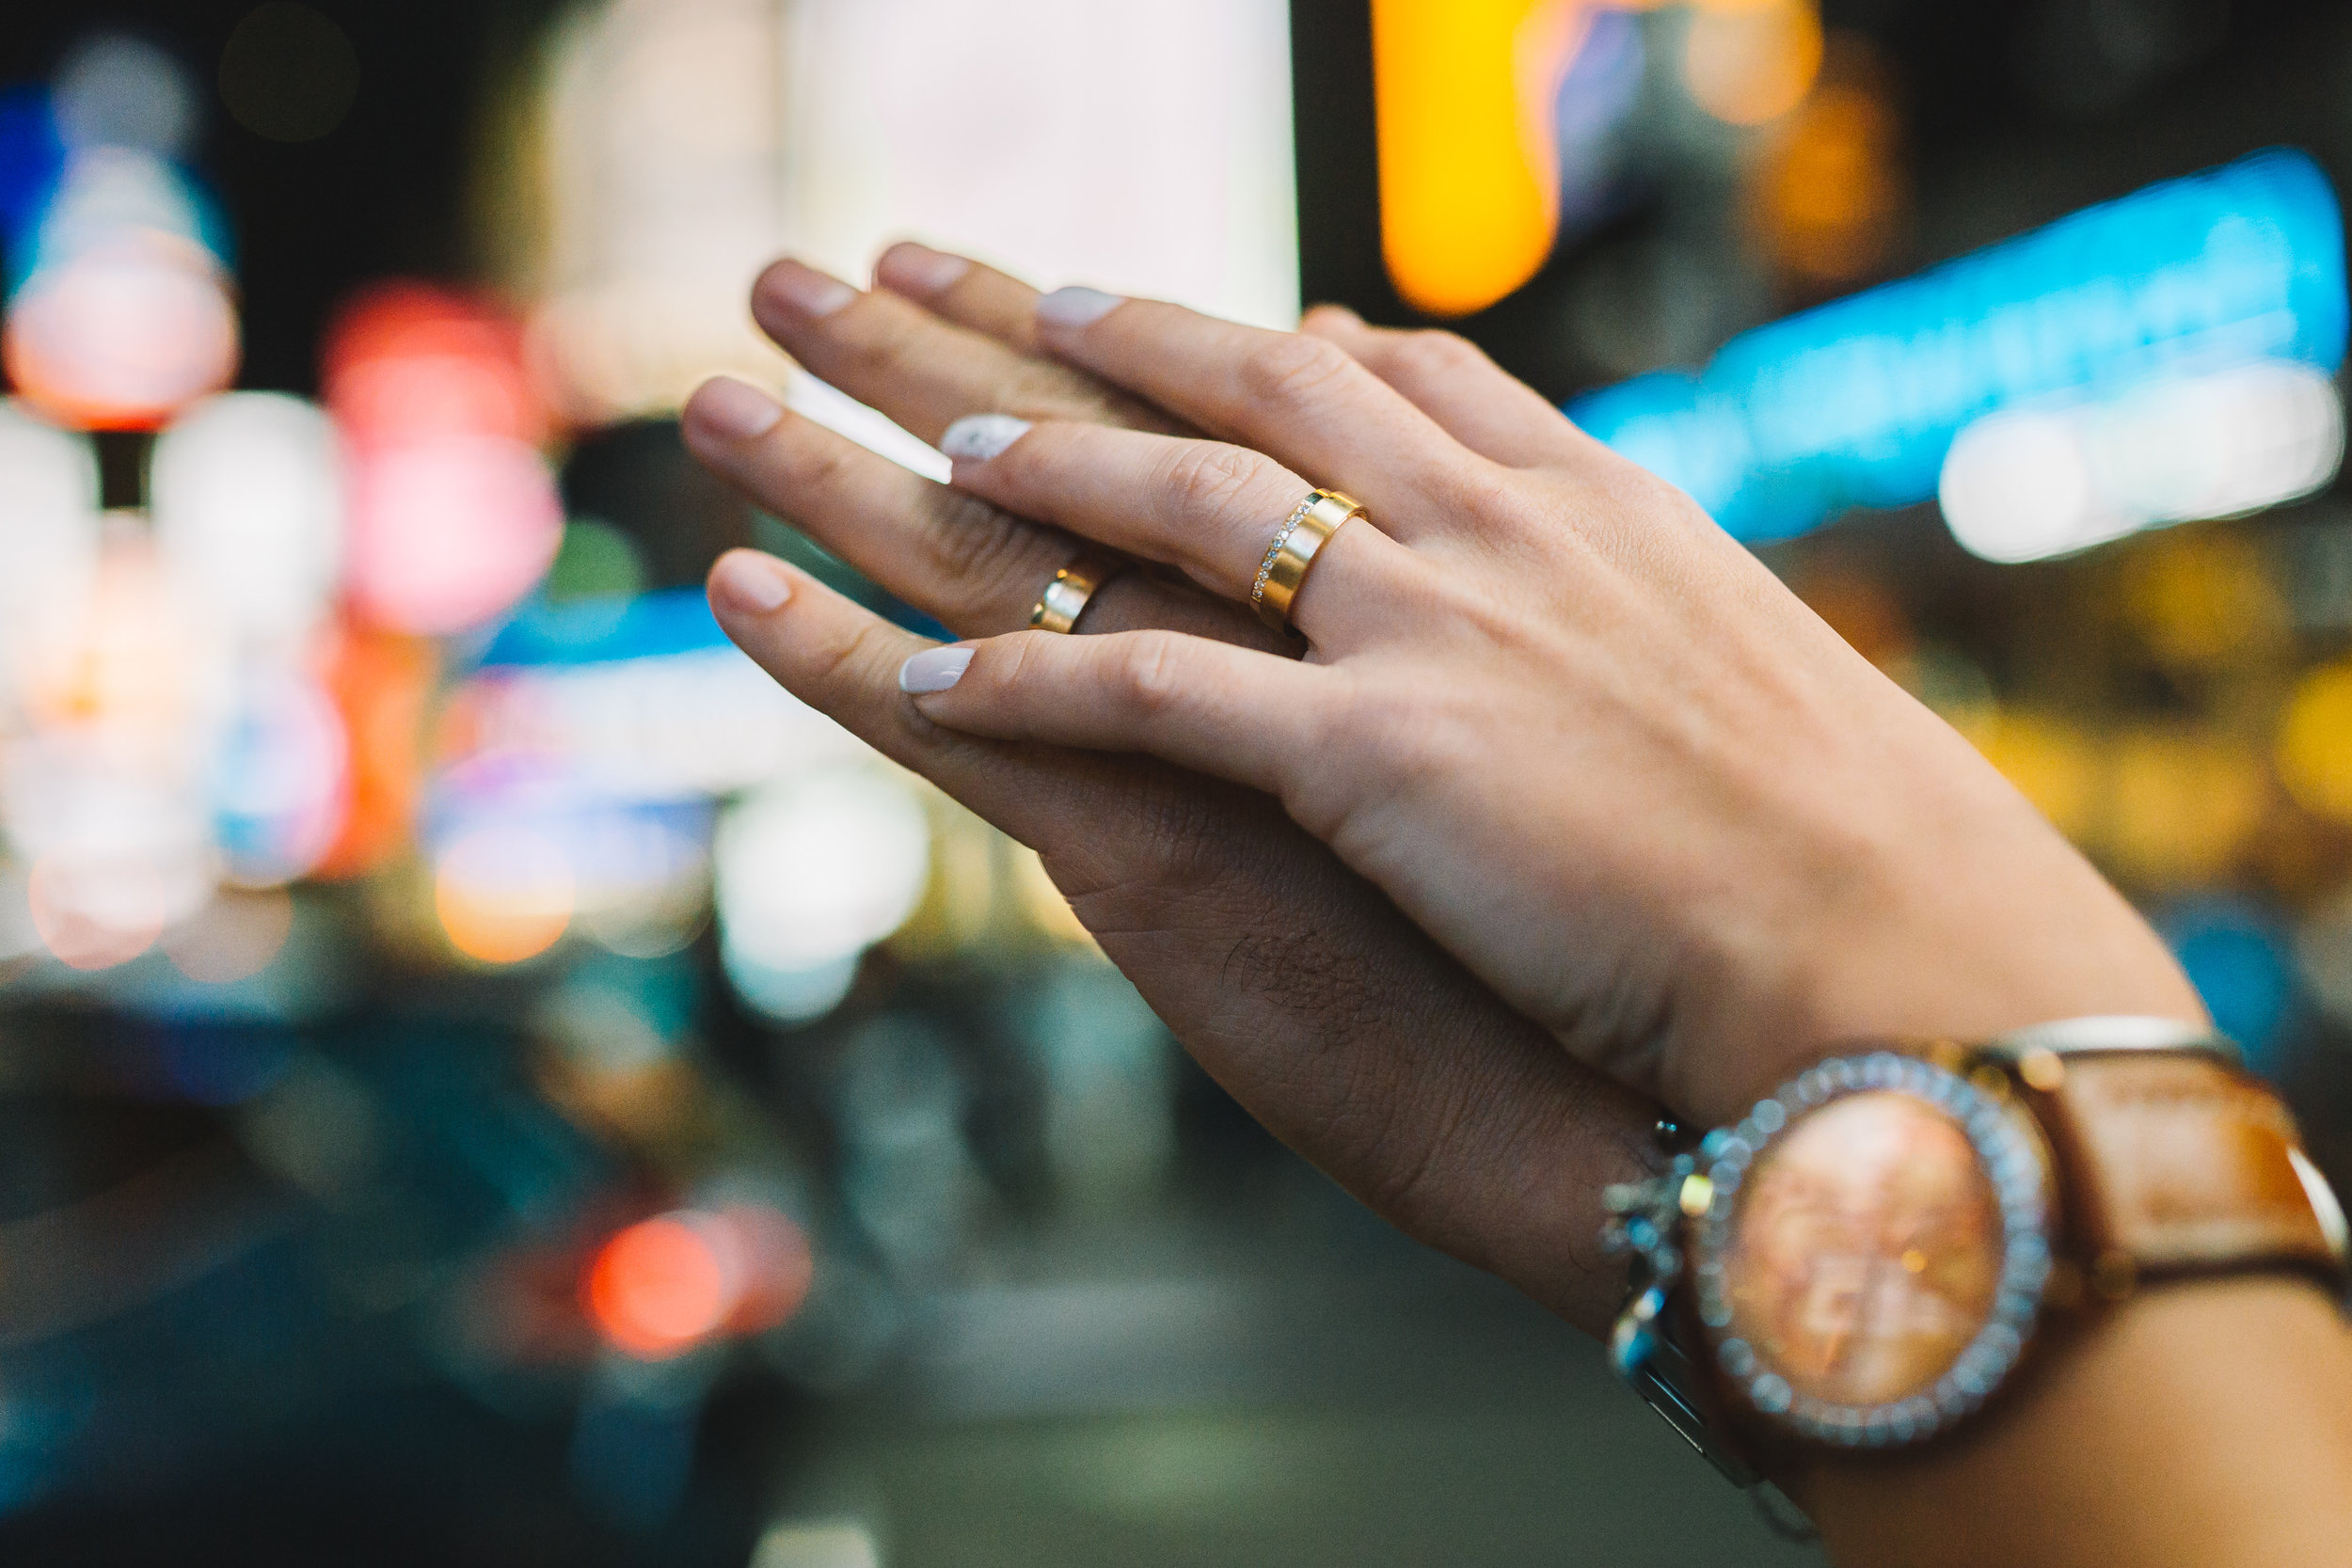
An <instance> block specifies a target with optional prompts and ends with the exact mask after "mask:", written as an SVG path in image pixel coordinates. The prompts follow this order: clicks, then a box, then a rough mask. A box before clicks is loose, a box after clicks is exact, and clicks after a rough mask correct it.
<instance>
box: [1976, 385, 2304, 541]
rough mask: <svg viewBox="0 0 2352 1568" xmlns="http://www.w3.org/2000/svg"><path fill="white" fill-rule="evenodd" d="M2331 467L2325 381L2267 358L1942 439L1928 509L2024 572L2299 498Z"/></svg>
mask: <svg viewBox="0 0 2352 1568" xmlns="http://www.w3.org/2000/svg"><path fill="white" fill-rule="evenodd" d="M2343 458H2344V405H2343V404H2342V403H2341V401H2340V400H2339V399H2338V397H2337V395H2336V389H2335V386H2334V383H2333V380H2332V379H2331V378H2330V377H2329V376H2328V373H2327V372H2324V371H2321V370H2320V369H2318V368H2317V367H2316V366H2312V365H2300V364H2294V363H2289V362H2281V361H2276V360H2271V361H2264V362H2261V363H2258V364H2252V365H2242V366H2237V367H2234V368H2233V369H2230V370H2225V371H2220V372H2214V373H2211V374H2202V375H2167V376H2161V377H2157V378H2153V379H2152V380H2149V381H2146V382H2143V383H2140V384H2138V385H2137V386H2132V387H2129V388H2124V389H2122V391H2120V392H2117V393H2115V394H2113V395H2111V396H2109V397H2107V398H2106V399H2104V400H2102V401H2100V402H2096V403H2091V404H2076V405H2074V406H2073V407H2063V406H2061V407H2057V408H2047V407H2044V408H2035V409H2030V410H2028V409H2019V410H2015V411H2010V412H2003V413H1998V414H1992V415H1988V416H1986V417H1985V418H1983V419H1981V420H1977V421H1976V422H1975V423H1974V424H1971V425H1969V426H1968V427H1967V428H1965V429H1964V430H1963V431H1961V432H1960V434H1959V436H1956V437H1955V438H1954V439H1953V442H1952V446H1951V451H1949V452H1948V453H1947V455H1946V457H1945V459H1944V471H1943V475H1942V477H1941V479H1940V481H1939V482H1938V499H1939V500H1940V502H1941V503H1942V506H1943V510H1944V518H1945V521H1946V522H1947V523H1948V524H1950V525H1951V530H1952V537H1954V538H1955V539H1958V540H1959V541H1960V542H1961V544H1962V545H1963V546H1965V547H1966V548H1967V549H1968V551H1969V553H1971V554H1972V555H1978V556H1981V557H1983V558H1984V559H1985V560H1987V561H1999V562H2017V561H2036V560H2040V559H2042V557H2044V556H2052V555H2062V554H2065V553H2066V552H2068V551H2070V550H2079V549H2085V548H2088V547H2089V546H2092V545H2100V544H2105V543H2106V542H2107V541H2108V540H2110V539H2116V538H2120V537H2122V535H2124V534H2126V533H2130V532H2133V531H2136V530H2138V529H2142V528H2147V527H2150V526H2152V525H2155V524H2161V523H2174V522H2184V521H2187V520H2189V519H2191V518H2201V517H2225V516H2229V515H2233V514H2236V513H2242V512H2251V511H2255V510H2259V509H2260V508H2263V507H2266V506H2275V505H2277V504H2279V503H2280V502H2281V501H2286V500H2292V499H2295V498H2296V497H2298V496H2305V495H2309V494H2310V493H2311V492H2312V491H2313V490H2316V489H2318V488H2319V487H2320V486H2322V485H2324V484H2326V483H2328V481H2329V480H2331V479H2333V478H2334V477H2335V475H2336V470H2337V468H2338V467H2340V466H2341V464H2342V462H2343Z"/></svg>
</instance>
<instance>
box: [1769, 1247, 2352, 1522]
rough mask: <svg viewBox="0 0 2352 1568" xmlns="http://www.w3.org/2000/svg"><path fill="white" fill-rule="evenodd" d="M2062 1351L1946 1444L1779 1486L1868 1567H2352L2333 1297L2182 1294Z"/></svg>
mask: <svg viewBox="0 0 2352 1568" xmlns="http://www.w3.org/2000/svg"><path fill="white" fill-rule="evenodd" d="M2045 1349H2046V1353H2047V1354H2044V1355H2042V1357H2041V1358H2039V1359H2038V1360H2037V1361H2036V1362H2035V1363H2034V1364H2033V1366H2032V1367H2031V1369H2030V1370H2029V1371H2028V1373H2027V1374H2026V1376H2024V1377H2023V1378H2021V1379H2020V1381H2019V1383H2018V1385H2017V1386H2016V1387H2015V1388H2014V1389H2013V1390H2012V1391H2011V1393H2010V1397H2008V1398H2006V1399H2004V1401H2003V1402H2001V1403H2000V1404H1999V1405H1997V1406H1995V1407H1994V1408H1993V1409H1991V1410H1988V1411H1987V1412H1986V1413H1985V1414H1984V1416H1983V1418H1981V1419H1980V1420H1978V1421H1975V1422H1972V1423H1970V1424H1969V1425H1968V1426H1967V1427H1965V1428H1963V1430H1961V1431H1960V1432H1958V1433H1954V1434H1953V1435H1952V1436H1951V1437H1950V1438H1949V1439H1947V1440H1946V1441H1944V1442H1940V1443H1937V1444H1935V1445H1932V1446H1931V1447H1929V1448H1925V1449H1918V1450H1915V1451H1910V1452H1904V1453H1899V1454H1874V1455H1859V1454H1837V1453H1829V1452H1822V1451H1809V1452H1807V1453H1805V1454H1804V1455H1803V1456H1801V1457H1799V1458H1798V1459H1796V1461H1795V1462H1794V1464H1793V1465H1790V1466H1788V1468H1787V1470H1786V1473H1785V1474H1783V1475H1782V1476H1780V1477H1777V1478H1776V1479H1778V1480H1780V1481H1781V1483H1782V1484H1783V1486H1784V1487H1786V1488H1787V1489H1788V1491H1789V1493H1790V1495H1791V1496H1792V1497H1797V1498H1798V1499H1799V1500H1800V1501H1801V1502H1802V1503H1803V1504H1804V1507H1805V1509H1806V1511H1807V1513H1810V1514H1811V1516H1812V1517H1813V1519H1814V1520H1815V1522H1816V1523H1817V1524H1818V1525H1819V1526H1820V1529H1821V1532H1822V1535H1823V1538H1824V1540H1825V1542H1826V1543H1827V1544H1828V1545H1829V1547H1830V1553H1831V1556H1832V1557H1833V1558H1834V1559H1835V1560H1836V1561H1838V1562H1839V1563H1841V1564H1847V1565H1850V1568H1851V1565H1865V1568H1898V1565H1900V1568H1946V1565H1947V1564H1948V1565H1952V1568H1959V1565H1961V1564H1969V1565H1975V1564H1980V1563H1987V1562H2005V1563H2019V1564H2026V1563H2031V1564H2048V1565H2053V1568H2071V1565H2073V1564H2076V1563H2081V1564H2086V1565H2087V1564H2091V1563H2111V1562H2131V1563H2137V1564H2146V1565H2155V1568H2163V1565H2169V1564H2180V1565H2182V1568H2187V1565H2189V1564H2195V1565H2197V1568H2235V1565H2238V1564H2245V1565H2247V1568H2252V1565H2255V1564H2265V1565H2266V1564H2272V1563H2280V1562H2295V1563H2304V1564H2332V1563H2341V1562H2345V1561H2352V1484H2348V1481H2352V1335H2347V1333H2346V1331H2345V1329H2344V1323H2343V1321H2342V1319H2341V1318H2340V1317H2339V1316H2338V1313H2337V1309H2336V1307H2335V1304H2333V1303H2332V1302H2331V1301H2330V1300H2329V1299H2328V1296H2327V1295H2326V1294H2325V1293H2324V1292H2323V1291H2321V1290H2319V1289H2318V1288H2317V1287H2316V1286H2314V1285H2312V1284H2310V1283H2307V1282H2305V1281H2302V1280H2299V1279H2296V1278H2292V1277H2288V1276H2283V1275H2255V1276H2244V1277H2234V1278H2219V1279H2211V1280H2203V1281H2194V1282H2190V1281H2183V1282H2178V1283H2174V1284H2169V1285H2167V1286H2164V1287H2162V1288H2159V1289H2154V1290H2150V1291H2145V1292H2143V1293H2141V1294H2140V1295H2138V1296H2137V1297H2135V1298H2134V1299H2133V1300H2132V1301H2130V1302H2129V1303H2127V1304H2125V1305H2124V1306H2122V1307H2119V1308H2116V1309H2114V1310H2112V1311H2110V1312H2107V1313H2104V1314H2102V1315H2101V1316H2100V1317H2099V1318H2097V1319H2096V1320H2095V1321H2093V1322H2092V1323H2090V1324H2088V1325H2086V1326H2083V1327H2080V1328H2078V1329H2076V1330H2074V1331H2073V1332H2071V1333H2068V1334H2065V1335H2063V1336H2061V1337H2059V1338H2057V1339H2055V1340H2054V1342H2052V1343H2051V1344H2050V1345H2048V1346H2047V1347H2045Z"/></svg>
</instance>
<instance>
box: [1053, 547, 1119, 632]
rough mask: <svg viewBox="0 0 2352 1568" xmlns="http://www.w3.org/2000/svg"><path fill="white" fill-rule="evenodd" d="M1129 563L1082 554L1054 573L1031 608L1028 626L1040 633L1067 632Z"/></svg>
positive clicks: (1101, 556) (1106, 557) (1102, 556)
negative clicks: (1090, 601) (1098, 594)
mask: <svg viewBox="0 0 2352 1568" xmlns="http://www.w3.org/2000/svg"><path fill="white" fill-rule="evenodd" d="M1126 565H1127V563H1126V562H1123V561H1119V560H1116V559H1114V558H1112V557H1110V556H1106V555H1093V554H1088V555H1082V556H1080V557H1079V558H1078V559H1077V560H1075V561H1073V562H1071V563H1070V564H1069V565H1067V566H1064V567H1063V568H1062V569H1061V570H1060V571H1058V572H1056V573H1055V574H1054V580H1053V581H1051V582H1049V583H1047V584H1046V585H1045V591H1044V592H1043V593H1041V594H1039V595H1038V596H1037V603H1035V604H1033V605H1031V606H1030V607H1029V625H1030V626H1033V627H1035V628H1036V629H1037V630H1039V631H1057V632H1063V633H1068V632H1069V631H1070V630H1071V629H1072V628H1073V627H1074V626H1077V624H1078V617H1079V616H1081V615H1083V614H1085V613H1086V609H1087V601H1088V600H1089V599H1091V598H1093V597H1094V595H1095V594H1097V593H1098V592H1100V591H1101V589H1102V587H1103V585H1104V583H1106V582H1108V581H1110V580H1111V578H1115V577H1117V576H1118V575H1119V574H1120V572H1121V571H1123V570H1124V569H1125V568H1126Z"/></svg>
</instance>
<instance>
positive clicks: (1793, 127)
mask: <svg viewBox="0 0 2352 1568" xmlns="http://www.w3.org/2000/svg"><path fill="white" fill-rule="evenodd" d="M1899 133H1900V126H1899V123H1898V120H1897V118H1896V115H1895V110H1894V106H1893V104H1892V103H1890V102H1889V99H1888V95H1887V92H1886V88H1885V72H1884V71H1883V68H1881V67H1879V65H1878V64H1877V62H1876V61H1875V60H1874V59H1873V58H1872V57H1871V56H1870V55H1868V54H1867V52H1865V50H1864V48H1863V46H1862V45H1860V44H1859V43H1858V42H1856V41H1853V40H1847V39H1844V38H1840V39H1839V40H1837V41H1836V47H1835V48H1834V49H1833V51H1832V57H1831V61H1830V66H1829V69H1828V71H1827V72H1826V74H1825V77H1824V79H1823V81H1822V83H1821V85H1820V87H1818V88H1817V89H1815V91H1814V93H1813V95H1812V96H1811V97H1810V98H1808V99H1807V100H1806V101H1805V103H1804V107H1803V108H1802V109H1801V110H1799V111H1798V112H1797V113H1796V114H1795V115H1793V116H1791V117H1790V119H1789V123H1788V128H1787V130H1786V132H1785V133H1784V134H1782V135H1779V137H1778V138H1777V141H1776V145H1774V146H1773V147H1772V149H1771V150H1769V151H1768V152H1767V153H1766V155H1765V157H1764V158H1763V159H1762V160H1761V161H1760V163H1759V164H1758V165H1757V166H1756V174H1755V177H1754V178H1755V184H1754V186H1753V189H1752V193H1751V197H1750V207H1751V214H1752V217H1753V221H1754V223H1755V225H1756V231H1757V234H1758V237H1759V238H1760V239H1761V240H1762V241H1763V244H1764V247H1765V249H1766V250H1767V251H1769V252H1770V253H1771V255H1772V259H1773V260H1774V261H1778V262H1779V263H1780V265H1781V266H1782V267H1783V268H1784V269H1786V270H1787V271H1788V272H1789V273H1792V274H1794V275H1795V276H1796V277H1800V278H1803V279H1804V280H1805V281H1807V282H1810V283H1818V284H1838V283H1849V282H1851V281H1853V280H1854V279H1856V278H1859V277H1865V276H1866V275H1867V274H1868V273H1869V272H1870V271H1871V270H1872V269H1874V268H1876V267H1877V266H1878V265H1879V264H1880V263H1881V262H1883V261H1884V260H1885V259H1886V257H1887V254H1888V252H1889V251H1890V250H1891V249H1892V248H1893V245H1894V241H1895V238H1896V234H1897V230H1898V227H1899V224H1900V222H1901V219H1902V214H1903V210H1904V207H1905V205H1906V203H1907V199H1908V193H1907V192H1906V191H1905V189H1904V186H1903V182H1902V174H1901V167H1900V160H1899V155H1898V149H1897V146H1896V142H1897V138H1898V136H1899Z"/></svg>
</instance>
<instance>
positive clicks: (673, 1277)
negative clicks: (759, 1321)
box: [588, 1214, 742, 1361]
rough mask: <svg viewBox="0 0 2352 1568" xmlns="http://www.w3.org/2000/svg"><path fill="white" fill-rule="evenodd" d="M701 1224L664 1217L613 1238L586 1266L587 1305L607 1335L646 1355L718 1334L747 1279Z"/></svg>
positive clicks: (674, 1349) (668, 1352)
mask: <svg viewBox="0 0 2352 1568" xmlns="http://www.w3.org/2000/svg"><path fill="white" fill-rule="evenodd" d="M721 1252H722V1248H720V1247H718V1246H714V1245H713V1244H712V1240H711V1238H710V1236H709V1235H708V1234H707V1233H706V1230H705V1228H704V1227H702V1226H699V1225H696V1224H693V1223H691V1221H690V1220H689V1219H687V1218H684V1217H680V1216H675V1215H666V1214H665V1215H662V1216H660V1218H657V1219H650V1220H643V1221H640V1222H639V1223H637V1224H635V1225H632V1226H630V1227H628V1229H626V1230H624V1231H622V1232H621V1233H620V1234H619V1235H617V1236H614V1237H613V1238H612V1240H611V1241H609V1242H607V1243H605V1244H604V1250H603V1251H601V1252H599V1253H598V1254H596V1262H595V1263H594V1264H593V1265H591V1266H590V1269H589V1272H588V1309H589V1311H590V1312H591V1313H592V1314H593V1315H594V1316H595V1318H596V1326H597V1327H598V1328H600V1329H602V1330H603V1331H604V1335H605V1337H606V1338H609V1339H611V1340H612V1342H613V1344H615V1345H617V1346H619V1347H620V1348H621V1349H622V1350H624V1351H626V1352H628V1354H631V1355H634V1356H638V1357H640V1358H642V1359H644V1360H649V1361H650V1360H658V1359H660V1358H661V1357H663V1356H669V1355H675V1354H678V1353H679V1352H680V1351H683V1350H686V1349H688V1348H689V1347H691V1346H692V1345H695V1344H697V1343H699V1342H701V1341H702V1340H704V1339H707V1338H709V1337H710V1336H711V1335H713V1334H715V1333H717V1332H718V1331H719V1329H720V1327H721V1326H722V1325H723V1324H724V1323H725V1322H726V1321H727V1314H728V1313H729V1312H731V1311H732V1310H734V1308H735V1305H736V1300H737V1298H738V1297H739V1295H740V1293H741V1290H742V1284H741V1280H740V1278H739V1276H735V1277H731V1276H732V1275H737V1271H735V1270H731V1269H730V1268H729V1267H728V1263H729V1261H730V1260H729V1259H725V1258H723V1257H722V1256H721Z"/></svg>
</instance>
